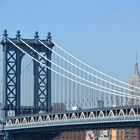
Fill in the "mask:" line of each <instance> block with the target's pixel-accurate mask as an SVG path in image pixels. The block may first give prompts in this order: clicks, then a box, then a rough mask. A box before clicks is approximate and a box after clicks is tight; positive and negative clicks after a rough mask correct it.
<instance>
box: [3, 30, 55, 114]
mask: <svg viewBox="0 0 140 140" xmlns="http://www.w3.org/2000/svg"><path fill="white" fill-rule="evenodd" d="M7 38H8V34H7V30H5V31H4V34H3V40H2V42H1V44H2V46H3V56H4V62H3V67H4V72H3V79H4V91H3V94H4V109H5V111H6V112H7V111H9V110H13V111H15V113H16V115H17V114H19V113H20V108H21V101H20V100H21V99H20V98H21V97H20V95H21V84H20V83H21V62H22V58H23V57H24V56H25V53H23V52H22V51H20V50H19V49H18V48H16V47H15V46H14V45H13V44H12V43H10V42H9V41H8V40H7ZM9 39H10V40H11V41H12V42H14V44H16V45H18V46H19V47H20V48H22V49H23V50H24V51H25V52H27V53H28V54H30V55H32V56H33V57H35V58H36V59H38V60H39V61H40V62H42V63H43V64H45V65H46V66H48V67H51V63H50V62H49V61H46V60H45V59H43V58H42V57H41V56H39V55H38V54H37V53H35V52H33V51H32V50H31V49H29V48H28V47H27V46H26V45H25V44H24V43H23V42H21V41H20V39H21V35H20V31H18V32H17V35H16V38H9ZM38 39H39V35H38V32H36V33H35V36H34V39H23V40H24V41H25V42H26V43H27V44H29V45H30V46H32V47H33V48H34V49H35V50H36V51H38V52H39V53H41V54H43V55H44V56H45V57H47V58H48V59H49V60H51V54H52V51H51V50H50V49H52V48H53V46H54V44H53V43H52V42H51V34H50V33H48V36H47V39H46V40H41V41H42V42H43V43H45V44H46V45H47V46H48V47H49V48H50V49H47V48H46V47H44V46H43V45H42V44H40V43H39V42H38ZM33 75H34V99H33V100H34V106H33V108H34V111H36V112H38V111H39V110H45V111H47V112H49V111H50V110H51V70H49V69H47V68H44V67H43V66H41V65H40V64H39V63H37V62H36V61H33ZM6 115H7V113H6Z"/></svg>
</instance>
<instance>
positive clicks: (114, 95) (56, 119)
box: [0, 30, 140, 140]
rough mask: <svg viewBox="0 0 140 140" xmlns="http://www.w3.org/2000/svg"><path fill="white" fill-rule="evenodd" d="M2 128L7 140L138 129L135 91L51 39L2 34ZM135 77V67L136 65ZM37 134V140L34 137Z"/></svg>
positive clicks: (139, 97) (137, 90)
mask: <svg viewBox="0 0 140 140" xmlns="http://www.w3.org/2000/svg"><path fill="white" fill-rule="evenodd" d="M1 45H2V46H3V55H2V56H1V57H0V66H1V67H2V68H3V72H2V69H1V75H0V93H1V94H0V96H1V103H2V105H1V114H2V115H1V116H3V117H2V118H1V124H2V125H1V130H3V131H4V134H5V137H6V138H7V139H14V140H19V139H22V140H24V134H27V135H29V136H30V137H31V138H32V139H39V138H42V139H44V140H46V139H49V140H50V139H53V136H54V135H55V134H58V133H59V132H61V131H64V130H75V129H76V130H80V129H91V128H92V129H97V128H114V127H116V128H120V127H121V128H122V127H139V126H140V121H139V120H140V106H139V104H140V95H139V94H140V87H139V86H138V85H137V84H136V85H135V84H134V83H132V82H131V81H130V83H126V82H123V81H121V80H119V79H116V78H114V77H111V76H109V75H107V74H105V73H103V72H101V71H99V70H97V69H95V68H94V67H91V66H90V65H88V64H87V63H85V62H84V61H82V60H80V59H78V58H77V57H75V56H73V55H72V54H71V53H69V52H68V51H66V50H65V49H64V48H63V47H61V46H60V45H58V44H57V43H56V42H55V41H53V40H52V37H51V34H50V33H48V36H47V38H46V39H44V40H41V39H40V38H39V34H38V32H36V33H35V35H34V38H33V39H23V38H22V37H21V35H20V31H18V32H17V34H16V37H15V38H10V37H8V34H7V31H6V30H5V31H4V34H3V40H2V41H1ZM136 74H138V66H137V64H136ZM36 132H39V135H38V137H37V138H34V136H35V134H36Z"/></svg>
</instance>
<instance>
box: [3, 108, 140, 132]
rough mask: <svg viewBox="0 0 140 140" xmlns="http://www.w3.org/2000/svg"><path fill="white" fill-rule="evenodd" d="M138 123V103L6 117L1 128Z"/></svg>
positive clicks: (61, 128)
mask: <svg viewBox="0 0 140 140" xmlns="http://www.w3.org/2000/svg"><path fill="white" fill-rule="evenodd" d="M123 127H140V106H122V107H111V108H98V109H90V110H75V111H65V112H57V113H56V112H54V113H44V114H43V113H42V114H38V115H24V116H17V117H11V118H7V120H6V125H5V127H4V128H5V131H8V132H12V133H18V132H20V133H21V132H26V131H28V132H29V131H31V132H34V131H65V130H74V129H77V130H78V129H103V128H105V129H106V128H123Z"/></svg>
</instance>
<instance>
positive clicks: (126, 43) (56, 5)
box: [0, 0, 140, 81]
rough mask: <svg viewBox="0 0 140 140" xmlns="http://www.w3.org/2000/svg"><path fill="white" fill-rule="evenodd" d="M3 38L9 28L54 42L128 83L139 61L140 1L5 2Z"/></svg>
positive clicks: (0, 8) (0, 3)
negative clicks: (51, 39)
mask: <svg viewBox="0 0 140 140" xmlns="http://www.w3.org/2000/svg"><path fill="white" fill-rule="evenodd" d="M0 15H1V19H0V38H2V34H3V30H4V29H7V30H8V33H9V36H10V37H14V36H15V34H16V31H17V30H21V34H22V37H23V38H33V36H34V32H35V31H36V30H38V31H39V33H40V38H42V39H44V38H46V35H47V32H48V31H51V32H52V36H53V40H54V41H55V42H57V43H58V44H61V46H63V47H64V48H65V49H66V50H68V51H69V52H70V53H72V54H74V55H75V56H77V57H78V58H80V59H82V60H84V61H85V62H87V63H88V64H90V65H92V66H93V67H95V68H97V69H99V70H101V71H103V72H105V73H107V74H109V75H111V76H113V77H116V78H119V79H121V80H123V81H127V80H128V79H129V78H130V77H131V75H132V74H133V72H134V64H135V61H136V59H135V54H136V51H137V53H138V63H139V65H140V1H139V0H117V1H115V0H87V1H84V0H83V1H82V0H69V1H66V0H36V1H35V0H11V1H8V0H0Z"/></svg>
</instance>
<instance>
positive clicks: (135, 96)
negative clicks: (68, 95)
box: [6, 38, 140, 98]
mask: <svg viewBox="0 0 140 140" xmlns="http://www.w3.org/2000/svg"><path fill="white" fill-rule="evenodd" d="M6 39H7V40H8V41H9V42H10V43H11V44H13V45H14V46H15V47H16V48H18V49H19V50H20V51H22V52H24V53H25V54H26V55H27V56H29V57H30V58H32V59H33V60H35V61H36V62H38V63H39V64H40V65H42V66H43V67H46V68H47V69H49V70H51V71H53V72H55V73H56V74H58V75H60V76H63V77H64V78H66V79H68V80H71V81H73V82H75V83H77V84H79V85H83V86H85V87H88V88H91V89H95V90H98V91H101V92H103V93H108V94H111V95H117V96H122V97H126V96H127V97H130V98H139V97H140V96H137V95H124V94H117V93H112V92H110V91H105V90H102V89H98V88H95V87H91V86H88V85H86V84H84V83H81V82H79V81H76V80H74V79H72V78H69V77H67V76H65V75H63V74H61V73H59V72H57V71H55V70H53V69H51V68H50V67H48V66H46V65H45V64H43V63H41V62H40V61H39V60H37V59H36V58H34V57H33V56H31V55H30V54H28V53H27V52H26V51H24V50H23V49H21V48H20V47H19V46H17V45H16V44H15V43H14V42H13V41H11V40H10V39H9V38H6Z"/></svg>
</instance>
